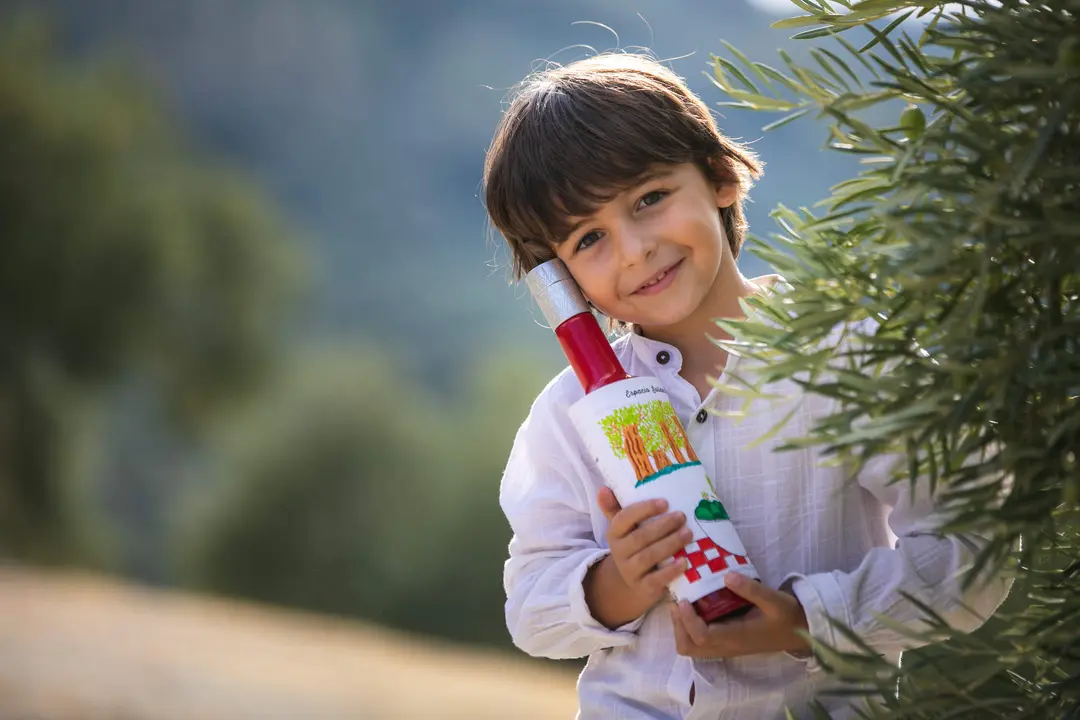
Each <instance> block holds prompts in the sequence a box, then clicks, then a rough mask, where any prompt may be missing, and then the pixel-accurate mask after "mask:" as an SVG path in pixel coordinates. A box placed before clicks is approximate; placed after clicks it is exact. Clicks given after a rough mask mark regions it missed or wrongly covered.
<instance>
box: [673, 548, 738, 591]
mask: <svg viewBox="0 0 1080 720" xmlns="http://www.w3.org/2000/svg"><path fill="white" fill-rule="evenodd" d="M682 558H686V559H687V560H689V561H690V569H689V570H687V571H686V572H685V573H684V575H685V576H686V579H687V580H688V581H689V582H692V583H693V582H697V581H698V580H700V579H701V578H702V577H708V576H709V575H715V574H717V573H722V572H724V571H725V570H728V569H730V568H733V567H736V566H738V565H748V564H749V563H750V561H749V560H747V559H746V557H745V556H743V555H736V554H735V553H731V552H728V551H727V550H725V549H724V548H722V547H720V546H719V545H717V544H716V543H714V542H713V541H712V540H711V539H710V538H707V537H704V538H701V539H700V540H697V541H695V542H692V543H690V544H689V545H687V546H686V547H684V548H683V549H682V550H680V551H679V552H677V553H675V559H676V560H681V559H682Z"/></svg>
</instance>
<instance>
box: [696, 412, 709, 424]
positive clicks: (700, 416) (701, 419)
mask: <svg viewBox="0 0 1080 720" xmlns="http://www.w3.org/2000/svg"><path fill="white" fill-rule="evenodd" d="M708 418H709V413H707V412H705V411H704V410H701V411H700V412H698V414H697V421H698V422H699V423H703V422H705V421H706V420H707V419H708Z"/></svg>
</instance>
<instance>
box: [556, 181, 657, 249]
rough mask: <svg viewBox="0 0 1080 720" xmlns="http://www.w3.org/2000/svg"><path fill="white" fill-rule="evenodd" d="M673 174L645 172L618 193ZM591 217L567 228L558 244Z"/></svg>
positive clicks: (564, 240)
mask: <svg viewBox="0 0 1080 720" xmlns="http://www.w3.org/2000/svg"><path fill="white" fill-rule="evenodd" d="M674 172H675V170H674V169H672V168H669V167H659V168H654V169H652V170H647V171H646V172H645V173H644V174H643V175H641V176H640V177H638V179H637V180H635V181H634V184H633V185H631V186H629V187H628V188H626V189H625V190H621V191H620V192H630V191H631V190H635V189H637V188H639V187H641V186H642V185H645V184H646V183H650V182H652V181H653V180H658V179H660V178H663V177H667V176H668V175H672V174H674ZM591 217H592V216H591V215H589V216H586V217H583V218H581V219H580V220H578V221H577V222H576V223H574V224H572V225H571V226H570V227H569V228H567V229H566V232H565V233H563V235H562V237H561V238H560V239H559V243H560V244H561V243H563V242H566V240H568V239H569V238H570V236H571V235H573V234H574V233H575V232H577V231H578V228H580V227H581V226H582V225H584V224H585V223H587V222H589V219H590V218H591Z"/></svg>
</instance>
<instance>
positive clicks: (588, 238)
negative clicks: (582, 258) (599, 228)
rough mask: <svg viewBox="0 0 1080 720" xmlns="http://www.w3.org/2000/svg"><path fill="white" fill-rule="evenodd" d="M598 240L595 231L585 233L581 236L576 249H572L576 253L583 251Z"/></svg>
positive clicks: (598, 234)
mask: <svg viewBox="0 0 1080 720" xmlns="http://www.w3.org/2000/svg"><path fill="white" fill-rule="evenodd" d="M599 239H600V233H598V232H596V231H595V230H592V231H590V232H587V233H585V234H584V235H582V236H581V239H580V240H578V244H577V247H576V248H574V249H575V250H578V251H581V250H585V249H586V248H588V247H589V246H590V245H592V244H594V243H595V242H597V241H598V240H599Z"/></svg>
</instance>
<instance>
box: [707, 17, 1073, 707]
mask: <svg viewBox="0 0 1080 720" xmlns="http://www.w3.org/2000/svg"><path fill="white" fill-rule="evenodd" d="M793 6H797V7H798V9H799V10H801V11H802V12H803V13H804V14H803V15H801V16H799V17H797V18H792V19H789V20H784V21H781V22H780V23H778V26H779V27H794V28H805V29H803V30H801V31H800V32H799V33H798V34H797V35H796V36H795V37H797V38H801V39H804V40H814V39H820V40H821V42H817V43H814V45H815V47H814V48H813V50H811V52H810V57H811V59H812V62H808V63H806V64H799V63H796V62H793V61H792V59H791V58H790V57H789V56H788V55H787V54H784V53H781V56H782V59H783V61H784V66H785V67H784V71H783V72H781V71H780V70H777V69H776V68H773V67H770V66H767V65H765V64H763V63H751V62H749V61H747V60H746V59H745V58H744V57H742V56H741V54H740V53H739V52H738V51H737V50H735V49H734V48H730V47H729V50H731V57H725V58H719V57H718V58H716V59H715V65H714V71H715V78H716V81H717V84H718V85H719V86H720V87H721V88H723V89H724V91H725V92H726V93H727V94H728V95H729V96H730V97H731V101H730V102H726V103H724V104H725V105H726V106H729V107H732V106H733V107H740V108H747V109H751V110H765V111H772V112H777V111H778V112H783V113H784V116H783V117H782V118H780V119H779V120H777V121H775V122H773V123H770V125H769V126H766V127H779V126H780V125H783V124H786V123H787V122H791V121H794V120H797V119H798V118H800V117H802V116H806V115H808V114H810V113H814V114H816V115H818V116H819V117H824V118H826V119H827V120H828V121H829V128H828V132H829V142H828V145H829V147H830V148H831V149H832V150H835V151H839V152H844V153H851V154H855V155H857V156H860V157H861V158H863V161H864V163H865V170H864V171H863V172H862V173H861V174H860V175H859V176H858V177H855V178H852V179H850V180H848V181H845V182H843V183H840V184H839V185H837V186H835V187H834V188H833V192H832V195H831V197H829V198H826V199H825V200H823V201H822V202H821V204H820V208H821V209H820V210H817V211H812V210H810V209H801V210H800V211H798V212H796V211H792V210H788V209H786V208H780V209H779V210H778V211H777V212H776V217H777V219H778V220H779V222H780V224H781V227H782V232H780V233H778V234H776V235H774V237H773V243H772V245H773V247H771V248H770V247H769V246H766V245H765V244H764V243H761V242H760V241H758V242H757V249H758V252H759V254H760V255H761V256H762V257H763V258H764V259H766V260H767V261H769V262H771V263H773V264H774V265H775V267H776V268H777V269H778V270H779V271H780V272H781V273H782V274H783V275H784V276H785V277H786V278H787V279H788V280H789V281H790V282H791V284H792V291H791V292H790V293H784V294H777V295H776V296H775V297H773V298H771V299H762V300H757V299H755V300H752V301H749V304H750V305H751V306H752V308H753V312H752V313H751V318H750V319H748V320H747V321H745V322H737V323H721V325H722V326H723V327H725V328H727V329H729V330H731V331H732V332H733V333H734V334H735V336H736V337H738V338H739V339H740V340H742V341H743V342H744V343H745V345H744V346H743V350H742V351H741V352H742V354H744V355H749V356H752V357H754V358H756V359H758V360H760V361H762V362H761V367H762V368H763V369H762V373H761V376H760V378H759V379H758V381H760V382H761V383H768V382H772V381H776V380H781V379H786V378H790V379H794V381H795V382H797V383H799V384H800V385H802V386H804V387H806V388H807V389H808V390H809V391H811V392H813V393H816V394H819V395H822V396H825V397H828V398H833V399H835V400H836V401H838V403H839V407H838V410H837V411H836V412H835V413H834V414H832V415H830V416H829V417H827V418H824V419H822V420H821V422H820V423H819V425H818V426H817V427H815V428H814V429H813V431H812V432H811V433H810V434H809V436H807V437H803V438H792V439H791V444H792V445H793V446H797V447H805V446H818V447H820V448H821V449H823V450H824V451H825V452H826V453H828V454H833V455H836V456H839V457H842V458H845V459H847V460H849V461H851V462H852V463H853V465H854V466H856V467H861V464H862V463H864V462H866V461H867V460H868V459H870V458H871V457H873V456H879V455H881V454H884V453H889V454H896V455H898V456H900V457H906V458H907V460H908V462H907V463H906V466H905V467H902V468H899V470H898V472H897V477H896V479H897V480H898V481H900V482H908V481H909V482H912V483H915V482H923V483H928V484H929V487H930V489H931V490H933V491H935V492H936V493H937V494H938V496H939V497H940V499H941V501H942V502H943V504H944V505H945V506H946V507H947V508H948V509H949V510H950V511H951V512H950V513H949V515H950V517H949V520H948V523H947V524H946V525H944V526H943V527H942V528H941V529H942V530H943V531H946V532H949V531H957V532H970V533H973V534H976V535H980V536H982V537H985V538H989V541H988V542H987V543H986V545H985V548H984V549H983V551H982V552H981V553H980V554H979V556H978V558H977V560H976V561H975V562H974V567H972V568H968V569H967V570H968V571H969V572H968V575H967V578H968V581H969V582H974V581H976V577H977V576H978V572H977V571H978V570H979V569H986V568H988V567H992V568H994V569H998V570H1002V571H1004V572H1015V573H1016V575H1017V582H1016V585H1015V586H1014V589H1013V593H1012V597H1011V598H1010V600H1009V601H1008V602H1007V605H1006V607H1005V608H1004V610H1003V611H1001V612H999V615H1000V616H1001V617H999V618H997V619H995V620H992V621H991V622H990V623H988V625H987V626H984V628H982V629H981V630H980V631H979V632H976V633H973V634H971V635H968V636H961V637H953V638H951V639H950V640H949V641H948V642H942V641H943V640H944V639H946V638H949V637H950V636H951V635H952V633H951V632H950V628H949V627H948V625H947V623H945V622H944V621H943V620H942V619H941V618H939V617H937V616H935V615H934V614H933V613H932V612H931V611H929V610H928V609H927V612H926V622H927V626H928V628H929V629H928V631H927V632H926V633H916V636H917V638H916V639H917V640H918V641H920V642H926V643H931V644H930V645H927V646H926V647H923V648H921V649H919V650H917V651H915V652H911V653H905V655H904V662H903V667H902V668H893V667H890V666H889V665H888V663H885V662H884V661H883V660H881V659H880V658H879V657H877V656H875V655H874V654H873V652H872V651H871V650H870V649H869V648H867V647H866V646H865V645H861V644H860V642H859V640H858V639H857V638H854V637H848V639H849V640H850V641H851V644H853V645H854V646H855V648H856V649H855V651H851V652H837V651H836V650H835V649H833V648H828V647H824V646H822V647H820V648H819V651H820V653H821V655H822V658H823V660H824V661H825V662H826V664H827V665H829V666H830V668H831V669H832V670H833V671H834V672H838V673H841V674H843V675H847V676H848V677H850V678H852V679H858V680H863V681H866V682H867V683H868V684H869V686H870V688H871V689H870V692H871V693H872V694H876V695H877V696H878V698H879V700H880V701H881V702H882V703H883V707H882V708H878V709H875V710H873V711H868V713H869V714H870V715H872V716H873V717H897V718H899V717H903V718H939V717H941V718H944V717H949V718H960V717H964V718H967V717H971V718H989V717H997V718H1049V717H1055V718H1058V717H1072V718H1075V717H1078V716H1080V653H1078V652H1077V641H1078V640H1080V623H1078V622H1076V619H1077V617H1078V615H1080V561H1078V560H1077V557H1078V556H1080V523H1078V518H1077V516H1078V510H1080V467H1078V465H1077V460H1076V453H1077V452H1078V448H1080V402H1078V400H1080V344H1078V338H1080V245H1078V244H1077V243H1076V235H1077V227H1080V202H1078V200H1080V140H1078V138H1080V52H1078V47H1080V41H1078V37H1080V35H1078V34H1077V17H1078V15H1080V2H1077V0H1057V1H1055V2H1041V3H1032V2H1025V1H1023V0H999V1H998V2H993V3H991V2H975V1H971V0H962V1H961V2H956V3H943V2H935V1H933V0H862V1H861V2H853V1H849V0H838V1H837V2H835V3H828V2H822V1H820V0H793ZM916 15H917V16H920V17H923V20H924V24H923V25H922V26H921V28H920V32H917V33H916V34H915V35H916V36H915V37H912V36H911V35H909V33H908V31H909V30H911V29H912V26H910V25H904V21H905V20H910V19H914V17H915V16H916ZM856 38H861V39H856ZM860 43H862V44H861V47H860V46H859V44H860ZM853 68H854V70H853ZM905 105H906V107H905ZM868 112H871V113H872V114H873V115H874V116H875V117H879V118H880V117H885V116H888V117H890V120H889V121H888V122H887V123H884V124H882V123H875V122H873V121H872V120H870V119H869V118H868V116H867V113H868ZM868 320H869V321H872V323H871V324H869V325H868V324H867V323H866V322H865V321H868ZM841 323H843V324H847V325H848V328H847V329H848V335H849V337H850V338H851V340H852V342H853V348H854V349H853V351H852V352H850V353H845V357H844V361H843V365H844V367H841V368H836V367H830V366H829V364H830V361H831V358H832V356H833V353H832V352H831V351H828V350H826V351H824V352H822V351H821V350H820V345H819V341H820V340H821V339H822V338H824V337H826V336H827V334H828V333H830V332H831V331H832V330H834V329H835V328H836V327H837V325H838V324H841ZM860 328H861V329H860ZM751 402H752V400H751ZM1021 541H1022V542H1021ZM935 643H936V644H935Z"/></svg>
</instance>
